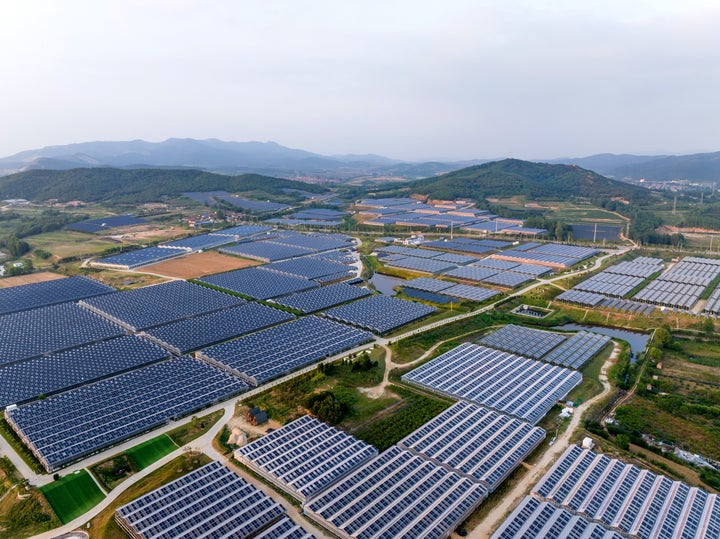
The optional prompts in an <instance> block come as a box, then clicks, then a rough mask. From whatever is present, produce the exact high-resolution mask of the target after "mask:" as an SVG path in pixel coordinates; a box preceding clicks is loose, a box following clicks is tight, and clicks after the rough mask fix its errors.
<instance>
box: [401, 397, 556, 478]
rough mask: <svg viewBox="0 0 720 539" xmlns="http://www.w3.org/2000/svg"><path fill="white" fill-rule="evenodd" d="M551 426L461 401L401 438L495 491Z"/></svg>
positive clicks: (406, 446) (408, 446)
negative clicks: (539, 425)
mask: <svg viewBox="0 0 720 539" xmlns="http://www.w3.org/2000/svg"><path fill="white" fill-rule="evenodd" d="M544 439H545V431H544V430H543V429H541V428H539V427H533V426H532V425H530V424H529V423H527V422H526V421H521V420H519V419H517V418H514V417H511V416H509V415H505V414H500V413H497V412H495V411H493V410H489V409H488V408H484V407H482V406H478V405H476V404H472V403H469V402H464V401H460V402H458V403H456V404H454V405H453V406H451V407H450V408H448V409H447V410H445V411H444V412H442V413H441V414H440V415H438V416H436V417H435V418H434V419H432V420H430V421H429V422H427V423H425V424H424V425H423V426H422V427H420V428H419V429H418V430H416V431H415V432H413V433H412V434H410V435H409V436H407V437H405V438H403V439H402V440H401V441H399V442H398V446H399V447H401V448H402V449H409V450H411V451H413V452H415V453H419V454H421V455H423V456H425V457H426V458H428V459H432V460H433V461H437V462H440V463H442V464H446V465H448V466H450V467H451V468H453V469H455V470H458V471H459V472H461V473H463V474H465V475H468V476H471V477H473V478H475V479H476V480H478V481H482V482H483V484H484V486H486V487H487V488H488V490H489V491H491V492H492V491H493V490H495V489H496V488H497V486H498V485H499V484H500V483H501V482H502V481H503V480H504V479H505V478H506V477H507V476H508V475H510V473H511V472H512V471H513V470H514V469H515V468H516V467H517V466H518V465H519V464H520V462H522V460H523V459H525V458H526V457H527V456H528V455H529V454H530V453H531V452H532V451H533V450H534V449H535V448H536V447H537V446H538V445H539V444H540V443H541V442H542V441H543V440H544Z"/></svg>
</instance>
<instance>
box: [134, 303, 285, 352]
mask: <svg viewBox="0 0 720 539" xmlns="http://www.w3.org/2000/svg"><path fill="white" fill-rule="evenodd" d="M294 318H295V317H294V316H293V315H292V314H290V313H287V312H285V311H281V310H279V309H273V308H271V307H267V306H265V305H261V304H258V303H245V304H242V305H238V306H237V307H231V308H229V309H224V310H222V311H216V312H212V313H208V314H202V315H200V316H195V317H193V318H188V319H186V320H180V321H179V322H173V323H170V324H167V325H164V326H158V327H155V328H152V329H149V330H147V331H146V332H143V333H141V335H143V336H144V337H146V338H147V339H148V340H150V341H153V342H155V343H157V344H158V345H160V346H162V347H163V348H166V349H167V350H170V351H171V352H173V353H174V354H177V355H181V354H185V353H187V352H189V351H191V350H197V349H198V348H204V347H206V346H210V345H213V344H216V343H219V342H222V341H227V340H228V339H232V338H235V337H239V336H241V335H246V334H248V333H252V332H254V331H258V330H260V329H265V328H268V327H270V326H275V325H277V324H281V323H283V322H289V321H290V320H293V319H294Z"/></svg>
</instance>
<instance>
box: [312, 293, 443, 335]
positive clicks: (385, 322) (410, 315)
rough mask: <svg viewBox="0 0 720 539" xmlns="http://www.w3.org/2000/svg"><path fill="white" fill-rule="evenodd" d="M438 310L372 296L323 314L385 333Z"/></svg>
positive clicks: (419, 304)
mask: <svg viewBox="0 0 720 539" xmlns="http://www.w3.org/2000/svg"><path fill="white" fill-rule="evenodd" d="M435 311H437V308H435V307H432V306H430V305H423V304H421V303H414V302H412V301H404V300H401V299H397V298H392V297H389V296H384V295H376V296H371V297H369V298H365V299H361V300H359V301H355V302H353V303H348V304H347V305H342V306H340V307H336V308H334V309H330V310H329V311H325V312H324V313H323V315H324V316H327V317H328V318H333V319H335V320H339V321H340V322H345V323H347V324H352V325H354V326H359V327H361V328H365V329H369V330H370V331H373V332H375V333H385V332H387V331H390V330H392V329H395V328H398V327H400V326H404V325H405V324H409V323H410V322H414V321H415V320H419V319H421V318H424V317H426V316H428V315H430V314H432V313H434V312H435Z"/></svg>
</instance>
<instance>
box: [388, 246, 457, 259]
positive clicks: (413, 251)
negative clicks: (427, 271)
mask: <svg viewBox="0 0 720 539" xmlns="http://www.w3.org/2000/svg"><path fill="white" fill-rule="evenodd" d="M426 245H427V244H426ZM377 252H378V253H383V254H392V255H403V256H413V257H415V258H435V257H436V256H439V255H441V254H444V253H440V252H438V251H433V250H431V249H418V248H417V247H401V246H400V245H388V246H386V247H379V248H378V249H377Z"/></svg>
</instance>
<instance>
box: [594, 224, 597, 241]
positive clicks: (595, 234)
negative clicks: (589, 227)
mask: <svg viewBox="0 0 720 539" xmlns="http://www.w3.org/2000/svg"><path fill="white" fill-rule="evenodd" d="M596 240H597V223H595V231H594V232H593V243H595V241H596Z"/></svg>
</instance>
